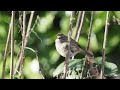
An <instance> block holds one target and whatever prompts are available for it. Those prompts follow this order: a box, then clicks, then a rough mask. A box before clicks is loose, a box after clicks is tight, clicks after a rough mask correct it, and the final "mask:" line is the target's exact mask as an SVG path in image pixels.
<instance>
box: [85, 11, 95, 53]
mask: <svg viewBox="0 0 120 90" xmlns="http://www.w3.org/2000/svg"><path fill="white" fill-rule="evenodd" d="M93 17H94V11H92V13H91V21H90V30H89V34H88V44H87V51H88V50H89V48H90V37H91V33H92V26H93Z"/></svg>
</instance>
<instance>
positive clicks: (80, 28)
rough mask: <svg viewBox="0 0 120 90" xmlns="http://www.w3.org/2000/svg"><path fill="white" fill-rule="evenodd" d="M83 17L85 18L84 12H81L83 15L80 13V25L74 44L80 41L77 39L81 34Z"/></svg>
mask: <svg viewBox="0 0 120 90" xmlns="http://www.w3.org/2000/svg"><path fill="white" fill-rule="evenodd" d="M84 16H85V11H83V13H82V18H81V23H80V27H79V30H78V34H77V37H76V42H78V41H79V39H80V38H79V37H80V32H81V30H82V26H83V21H84Z"/></svg>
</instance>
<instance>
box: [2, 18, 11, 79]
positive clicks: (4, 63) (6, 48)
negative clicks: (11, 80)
mask: <svg viewBox="0 0 120 90" xmlns="http://www.w3.org/2000/svg"><path fill="white" fill-rule="evenodd" d="M11 22H12V16H11V21H10V25H9V32H8V37H7V42H6V47H5V52H4V61H3V66H2V79H4V74H5V67H6V59H7V55H8V47H9V44H10V37H11V36H10V35H11V27H12V24H11Z"/></svg>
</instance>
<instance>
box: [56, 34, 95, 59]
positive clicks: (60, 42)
mask: <svg viewBox="0 0 120 90" xmlns="http://www.w3.org/2000/svg"><path fill="white" fill-rule="evenodd" d="M70 39H71V42H70V51H69V58H72V57H73V56H75V55H76V54H78V53H82V54H83V55H88V56H90V57H91V56H93V55H92V54H91V53H89V52H87V51H84V50H83V49H82V48H81V47H80V45H79V43H78V42H76V41H75V40H73V39H72V38H70ZM68 45H69V41H68V36H66V35H64V34H62V33H58V34H57V38H56V40H55V47H56V50H57V52H58V53H59V54H60V55H61V56H63V57H67V54H68Z"/></svg>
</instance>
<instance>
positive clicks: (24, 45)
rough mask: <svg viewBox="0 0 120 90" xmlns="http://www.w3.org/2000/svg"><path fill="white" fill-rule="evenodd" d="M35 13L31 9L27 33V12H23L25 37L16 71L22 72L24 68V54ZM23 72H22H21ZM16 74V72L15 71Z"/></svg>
mask: <svg viewBox="0 0 120 90" xmlns="http://www.w3.org/2000/svg"><path fill="white" fill-rule="evenodd" d="M33 15H34V11H31V15H30V19H29V22H28V27H27V31H26V33H25V27H26V24H25V21H26V20H25V19H26V18H25V17H26V14H25V11H24V14H23V34H22V35H23V38H22V48H21V53H20V57H19V60H18V63H17V66H16V71H17V70H18V72H21V69H22V65H23V59H24V57H23V55H24V48H25V47H26V45H27V41H28V36H29V35H30V34H29V33H30V30H31V24H32V19H33ZM21 73H22V72H21ZM15 74H16V73H15Z"/></svg>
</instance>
